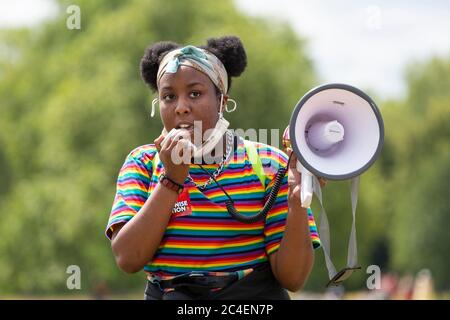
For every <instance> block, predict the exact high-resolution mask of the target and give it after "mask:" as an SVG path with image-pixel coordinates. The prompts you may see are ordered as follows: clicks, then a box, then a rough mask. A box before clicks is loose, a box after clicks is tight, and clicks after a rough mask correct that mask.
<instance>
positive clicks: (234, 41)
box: [140, 36, 247, 91]
mask: <svg viewBox="0 0 450 320" xmlns="http://www.w3.org/2000/svg"><path fill="white" fill-rule="evenodd" d="M180 47H181V46H180V45H179V44H177V43H175V42H172V41H160V42H156V43H154V44H152V45H150V46H148V47H147V49H145V53H144V56H143V57H142V59H141V63H140V70H141V77H142V79H143V80H144V82H145V83H146V84H147V85H148V86H150V88H152V89H153V90H155V91H157V90H158V86H157V83H156V76H157V73H158V68H159V64H160V63H161V60H162V59H163V58H164V56H165V55H166V54H167V53H168V52H170V51H172V50H174V49H177V48H180ZM199 48H202V49H205V50H208V51H209V52H211V53H213V54H214V55H215V56H216V57H217V58H219V60H220V61H221V62H222V63H223V65H224V66H225V69H226V70H227V74H228V89H230V87H231V77H237V76H239V75H240V74H241V73H242V72H243V71H244V70H245V67H246V66H247V55H246V53H245V49H244V46H243V44H242V42H241V40H240V39H239V38H238V37H235V36H225V37H220V38H210V39H208V40H207V44H206V46H199Z"/></svg>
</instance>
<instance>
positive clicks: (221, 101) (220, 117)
mask: <svg viewBox="0 0 450 320" xmlns="http://www.w3.org/2000/svg"><path fill="white" fill-rule="evenodd" d="M226 109H227V108H226V107H225V110H226ZM222 118H223V93H221V94H220V110H219V119H222Z"/></svg>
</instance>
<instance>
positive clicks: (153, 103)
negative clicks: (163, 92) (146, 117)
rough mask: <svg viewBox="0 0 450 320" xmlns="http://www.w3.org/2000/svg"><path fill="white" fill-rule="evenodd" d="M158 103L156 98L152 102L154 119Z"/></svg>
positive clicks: (151, 114)
mask: <svg viewBox="0 0 450 320" xmlns="http://www.w3.org/2000/svg"><path fill="white" fill-rule="evenodd" d="M157 103H158V98H155V99H153V100H152V111H151V113H150V117H152V118H153V117H154V116H155V105H156V104H157Z"/></svg>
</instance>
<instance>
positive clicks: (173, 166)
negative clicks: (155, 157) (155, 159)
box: [154, 130, 189, 185]
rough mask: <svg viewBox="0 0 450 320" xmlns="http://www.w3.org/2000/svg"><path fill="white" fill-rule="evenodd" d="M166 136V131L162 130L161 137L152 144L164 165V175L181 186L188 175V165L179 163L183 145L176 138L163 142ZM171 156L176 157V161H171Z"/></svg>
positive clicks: (182, 162)
mask: <svg viewBox="0 0 450 320" xmlns="http://www.w3.org/2000/svg"><path fill="white" fill-rule="evenodd" d="M166 135H167V131H166V130H163V132H162V133H161V135H160V136H159V137H158V138H156V139H155V141H154V143H155V146H156V149H157V150H158V153H159V158H160V159H161V162H162V163H163V165H164V169H165V173H166V175H167V176H168V177H169V178H170V179H172V180H174V181H175V182H177V183H179V184H181V185H182V184H184V180H186V177H187V176H188V174H189V163H185V161H181V159H183V156H182V155H183V153H182V150H183V143H182V142H181V140H180V139H179V137H177V136H175V137H174V136H172V137H169V138H168V139H166V140H165V141H164V138H165V137H166ZM177 151H178V155H177ZM172 155H174V157H177V159H173V158H172ZM174 161H175V162H174ZM180 162H181V163H180ZM178 163H179V164H178Z"/></svg>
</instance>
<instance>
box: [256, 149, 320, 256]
mask: <svg viewBox="0 0 450 320" xmlns="http://www.w3.org/2000/svg"><path fill="white" fill-rule="evenodd" d="M258 152H259V155H260V157H261V162H262V165H263V168H264V172H265V174H266V176H267V179H266V192H265V194H266V196H265V197H266V200H267V199H268V197H269V194H270V192H271V191H272V188H273V184H274V181H275V179H274V178H275V175H276V174H277V171H278V169H280V168H284V167H286V165H287V161H288V157H287V155H286V154H285V153H283V152H282V151H280V150H278V149H275V148H273V147H270V146H264V145H260V147H259V148H258ZM288 189H289V188H288V176H287V174H286V175H285V176H284V178H283V180H282V184H281V187H280V190H279V192H278V195H277V198H276V200H275V203H274V205H273V207H272V209H271V210H270V211H269V213H268V214H267V217H266V222H265V226H264V236H265V247H266V252H267V254H268V255H270V254H272V253H274V252H276V251H277V250H278V249H279V247H280V243H281V239H282V238H283V234H284V230H285V226H286V219H287V213H288V191H289V190H288ZM308 225H309V231H310V238H311V242H312V246H313V248H314V249H317V248H319V247H320V239H319V235H318V233H317V228H316V223H315V221H314V215H313V214H312V211H311V210H310V209H308Z"/></svg>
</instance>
